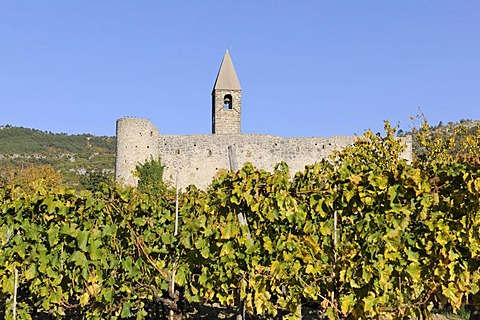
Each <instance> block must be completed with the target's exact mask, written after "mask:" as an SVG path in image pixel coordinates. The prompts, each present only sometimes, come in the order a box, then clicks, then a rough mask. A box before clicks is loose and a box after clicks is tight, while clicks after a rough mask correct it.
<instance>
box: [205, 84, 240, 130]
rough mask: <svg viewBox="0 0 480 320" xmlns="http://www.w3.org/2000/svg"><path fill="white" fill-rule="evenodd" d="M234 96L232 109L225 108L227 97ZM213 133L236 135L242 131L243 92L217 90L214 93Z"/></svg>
mask: <svg viewBox="0 0 480 320" xmlns="http://www.w3.org/2000/svg"><path fill="white" fill-rule="evenodd" d="M227 94H230V95H231V96H232V107H233V108H232V109H231V110H225V109H224V108H223V102H224V101H223V98H224V97H225V95H227ZM212 104H213V106H212V108H213V110H212V112H213V118H214V119H213V123H212V133H217V134H235V133H240V131H241V129H240V128H241V112H242V91H241V90H221V89H216V90H214V91H213V93H212Z"/></svg>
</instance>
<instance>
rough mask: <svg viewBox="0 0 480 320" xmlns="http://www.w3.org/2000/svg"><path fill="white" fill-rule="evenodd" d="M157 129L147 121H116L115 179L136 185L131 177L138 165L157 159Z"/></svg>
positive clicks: (139, 119)
mask: <svg viewBox="0 0 480 320" xmlns="http://www.w3.org/2000/svg"><path fill="white" fill-rule="evenodd" d="M158 141H159V134H158V129H157V128H156V127H155V126H154V125H153V124H152V122H150V120H148V119H142V118H122V119H119V120H117V155H116V159H115V179H116V180H117V181H119V182H120V183H123V184H125V185H130V186H131V185H136V184H137V178H135V177H134V176H133V175H132V172H133V171H134V170H135V167H136V166H137V164H138V163H144V162H145V160H149V159H150V158H152V157H153V158H154V159H157V158H158V156H159V153H158Z"/></svg>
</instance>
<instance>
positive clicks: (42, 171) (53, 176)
mask: <svg viewBox="0 0 480 320" xmlns="http://www.w3.org/2000/svg"><path fill="white" fill-rule="evenodd" d="M3 182H4V184H9V185H19V186H21V187H23V188H25V189H35V187H36V185H38V184H42V185H43V186H45V187H51V188H54V187H59V186H61V185H62V184H63V176H62V174H60V173H59V172H58V171H56V170H55V169H54V168H53V167H52V166H50V165H40V166H33V165H30V166H28V167H27V168H25V169H19V170H18V169H9V170H7V172H6V173H5V174H4V177H3Z"/></svg>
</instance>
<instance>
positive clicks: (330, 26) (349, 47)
mask: <svg viewBox="0 0 480 320" xmlns="http://www.w3.org/2000/svg"><path fill="white" fill-rule="evenodd" d="M226 49H229V51H230V53H231V56H232V59H233V62H234V65H235V68H236V71H237V74H238V77H239V80H240V83H241V85H242V88H243V103H242V108H243V111H242V112H243V117H242V131H243V132H244V133H265V134H274V135H281V136H286V137H293V136H331V135H351V134H354V133H356V134H362V133H363V132H364V131H365V129H368V128H371V129H372V130H374V131H381V130H382V128H383V120H385V119H388V120H390V121H391V122H393V123H397V122H400V123H401V126H402V128H404V129H408V128H409V127H410V126H411V122H410V121H409V116H414V115H416V114H418V108H419V107H420V108H421V110H422V111H423V112H424V113H425V115H426V116H427V117H428V118H429V120H430V122H431V123H432V124H438V122H439V121H443V122H444V123H446V122H449V121H454V122H455V121H459V120H460V119H480V1H478V0H462V1H451V0H448V1H447V0H435V1H431V0H429V1H426V0H406V1H379V0H377V1H371V0H362V1H358V0H345V1H333V0H330V1H323V0H314V1H303V0H302V1H279V0H277V1H263V0H262V1H260V0H255V1H254V0H248V1H229V0H219V1H208V0H205V1H193V0H192V1H157V0H142V1H127V0H115V1H114V0H69V1H64V0H55V1H52V0H38V1H37V0H35V1H33V0H31V1H27V0H15V1H14V0H6V1H1V2H0V125H5V124H10V125H15V126H23V127H29V128H36V129H40V130H46V131H52V132H66V133H70V134H74V133H92V134H96V135H114V134H115V121H116V119H118V118H121V117H124V116H135V117H145V118H149V119H151V120H152V122H153V123H154V124H156V125H157V126H158V128H159V130H160V132H161V133H165V134H195V133H210V119H211V115H210V112H211V95H210V94H211V90H212V87H213V84H214V81H215V77H216V74H217V72H218V68H219V66H220V62H221V59H222V57H223V55H224V53H225V50H226Z"/></svg>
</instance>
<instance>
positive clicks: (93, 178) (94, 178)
mask: <svg viewBox="0 0 480 320" xmlns="http://www.w3.org/2000/svg"><path fill="white" fill-rule="evenodd" d="M80 182H81V184H82V186H83V187H84V188H85V189H86V190H90V191H92V192H97V191H102V184H109V185H111V184H113V176H112V174H109V173H105V172H101V171H93V172H90V173H88V174H86V175H85V176H84V177H83V178H82V179H81V180H80Z"/></svg>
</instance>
